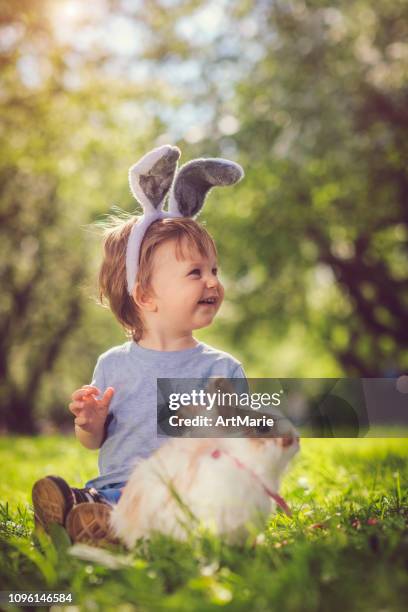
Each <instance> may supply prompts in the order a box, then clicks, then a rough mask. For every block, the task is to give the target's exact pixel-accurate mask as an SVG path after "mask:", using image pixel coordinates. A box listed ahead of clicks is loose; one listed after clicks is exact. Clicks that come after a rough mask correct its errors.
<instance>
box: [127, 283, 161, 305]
mask: <svg viewBox="0 0 408 612" xmlns="http://www.w3.org/2000/svg"><path fill="white" fill-rule="evenodd" d="M132 297H133V299H134V301H135V303H136V305H137V306H139V308H141V309H142V310H148V311H149V312H153V311H154V310H156V301H155V298H154V294H153V292H152V291H146V290H143V289H142V287H141V286H140V283H136V285H135V288H134V290H133V294H132Z"/></svg>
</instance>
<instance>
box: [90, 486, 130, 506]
mask: <svg viewBox="0 0 408 612" xmlns="http://www.w3.org/2000/svg"><path fill="white" fill-rule="evenodd" d="M125 485H126V482H115V483H113V484H108V485H104V486H103V487H101V488H100V489H96V490H97V491H98V493H99V494H100V495H102V497H104V498H105V499H107V500H108V502H110V503H111V504H117V503H118V501H119V498H120V496H121V494H122V492H121V491H120V490H119V489H123V487H124V486H125Z"/></svg>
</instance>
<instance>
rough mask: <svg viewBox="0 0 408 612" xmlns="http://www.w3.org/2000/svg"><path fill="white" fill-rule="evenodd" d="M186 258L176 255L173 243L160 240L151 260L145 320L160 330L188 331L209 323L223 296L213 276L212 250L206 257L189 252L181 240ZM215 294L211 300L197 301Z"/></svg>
mask: <svg viewBox="0 0 408 612" xmlns="http://www.w3.org/2000/svg"><path fill="white" fill-rule="evenodd" d="M182 246H183V249H182V252H183V255H184V257H186V259H181V258H180V259H177V257H176V243H175V241H173V240H171V241H170V240H168V241H166V242H164V243H163V244H161V245H160V246H159V247H158V248H157V250H156V252H155V254H154V260H153V270H152V280H151V286H152V289H153V292H154V295H153V296H152V297H151V302H150V304H149V305H148V311H149V314H151V315H154V316H149V321H148V323H149V324H151V323H153V322H154V324H156V323H157V325H158V327H159V328H160V329H161V330H167V331H172V332H174V331H177V332H182V333H183V332H191V331H192V330H193V329H199V328H201V327H207V325H210V324H211V323H212V320H213V319H214V317H215V315H216V313H217V312H218V310H219V308H220V306H221V304H222V301H223V299H224V287H223V286H222V284H221V283H220V281H219V279H218V277H217V259H216V257H215V254H213V253H209V254H208V255H207V256H206V257H203V256H202V255H200V253H199V252H198V251H196V250H194V251H193V252H190V251H189V249H188V247H187V245H186V244H185V243H183V245H182ZM207 298H215V301H214V303H213V304H203V303H200V301H202V300H205V299H207Z"/></svg>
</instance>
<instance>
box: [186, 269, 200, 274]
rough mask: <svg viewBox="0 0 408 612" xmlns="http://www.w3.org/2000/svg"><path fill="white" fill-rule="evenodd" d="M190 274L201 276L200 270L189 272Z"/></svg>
mask: <svg viewBox="0 0 408 612" xmlns="http://www.w3.org/2000/svg"><path fill="white" fill-rule="evenodd" d="M190 274H200V270H199V269H198V268H195V269H194V270H191V272H189V275H190Z"/></svg>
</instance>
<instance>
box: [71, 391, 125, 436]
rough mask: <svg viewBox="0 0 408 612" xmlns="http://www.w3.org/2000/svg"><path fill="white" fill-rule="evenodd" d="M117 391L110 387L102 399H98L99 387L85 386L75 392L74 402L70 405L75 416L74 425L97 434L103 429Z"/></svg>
mask: <svg viewBox="0 0 408 612" xmlns="http://www.w3.org/2000/svg"><path fill="white" fill-rule="evenodd" d="M114 393H115V390H114V388H113V387H108V388H107V389H106V391H105V393H104V394H103V397H102V398H101V399H99V400H98V399H96V398H97V396H98V395H100V391H99V389H98V388H97V387H92V386H91V385H84V386H83V387H81V388H80V389H77V390H76V391H74V392H73V394H72V396H71V398H72V400H73V401H72V402H71V403H70V404H69V409H70V411H71V412H72V413H73V414H74V415H75V420H74V423H75V425H79V427H81V428H82V429H84V430H85V431H89V432H95V431H97V430H100V429H101V427H103V425H104V423H105V421H106V417H107V414H108V411H109V404H110V402H111V399H112V397H113V394H114Z"/></svg>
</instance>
